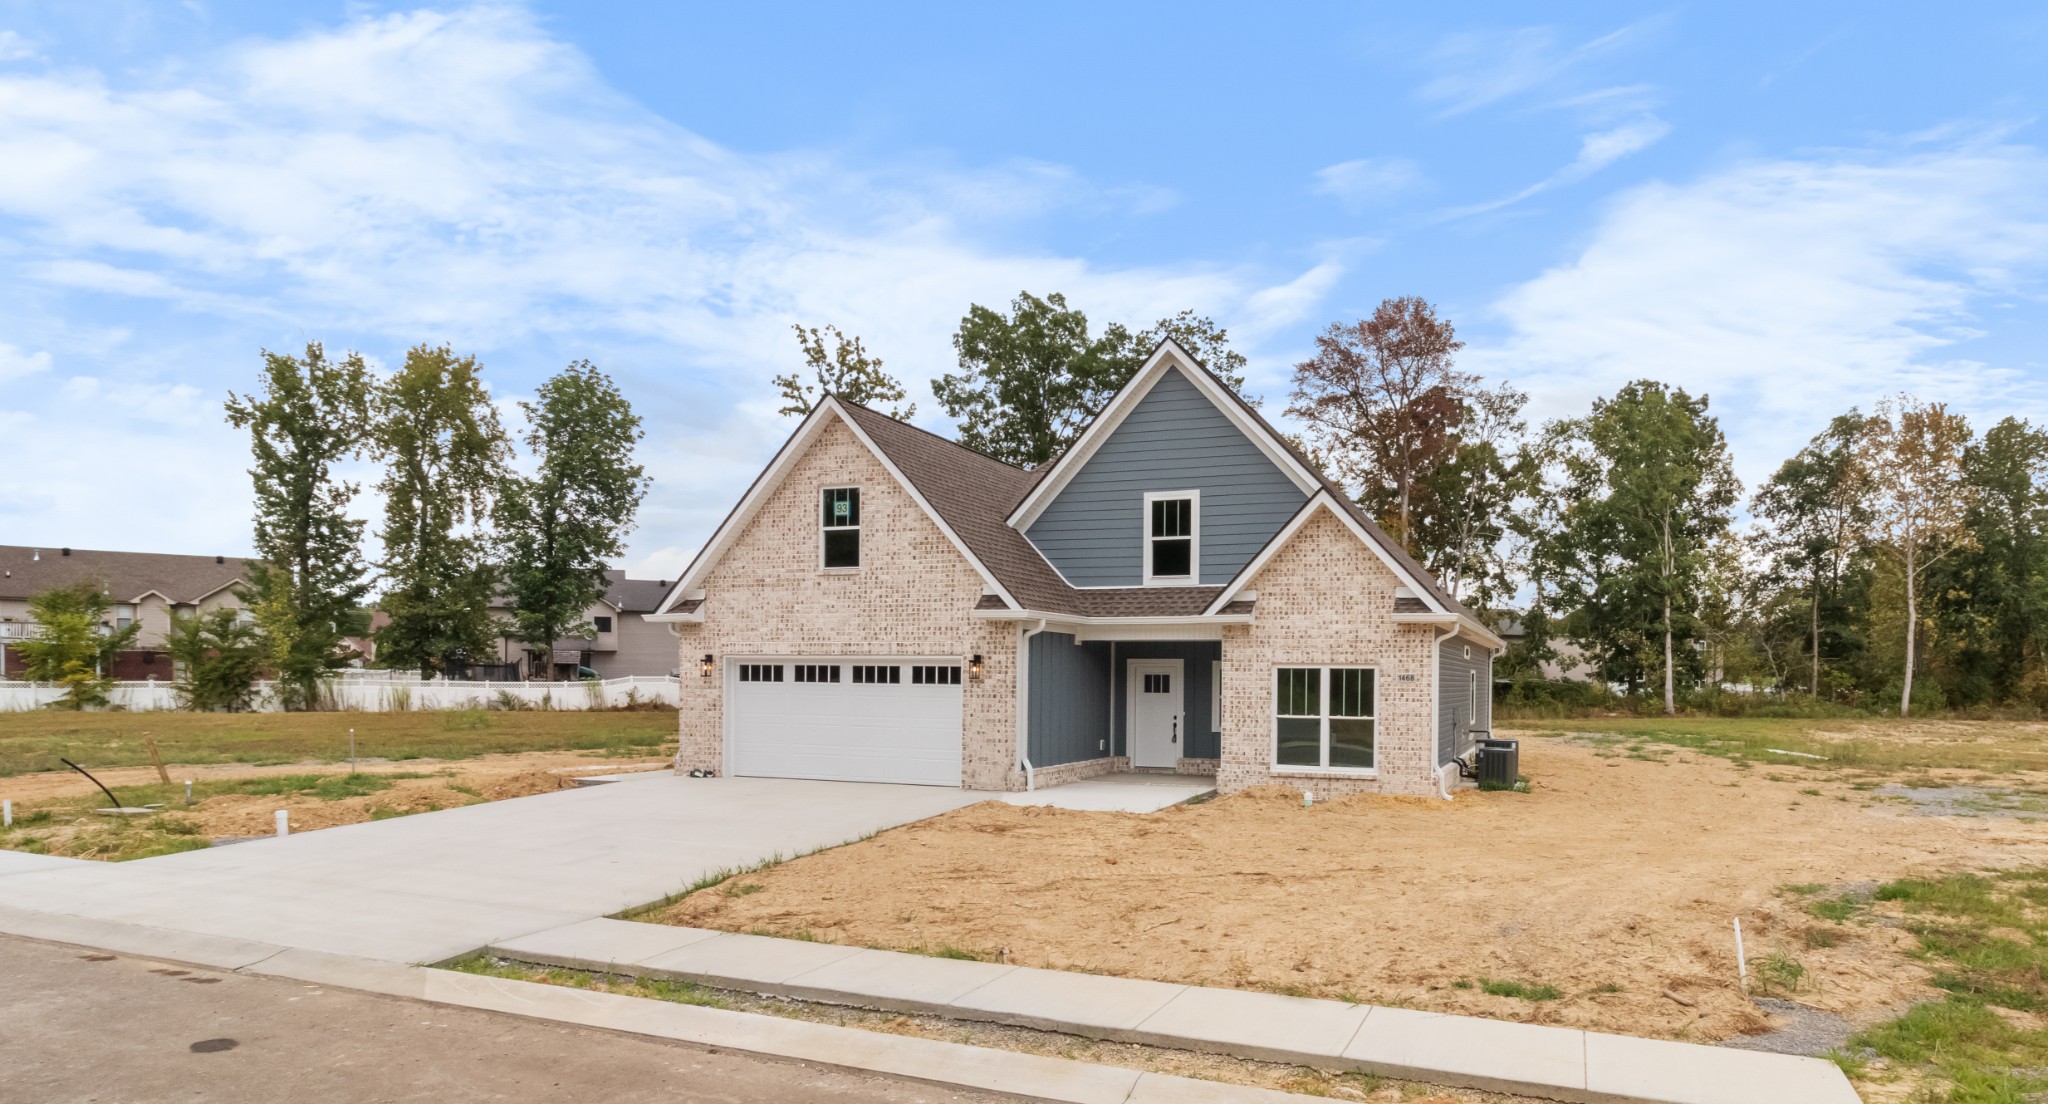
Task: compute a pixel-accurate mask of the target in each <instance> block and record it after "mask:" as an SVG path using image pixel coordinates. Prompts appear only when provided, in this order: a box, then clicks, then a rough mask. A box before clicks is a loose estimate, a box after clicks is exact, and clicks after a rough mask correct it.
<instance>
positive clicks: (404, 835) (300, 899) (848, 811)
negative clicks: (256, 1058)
mask: <svg viewBox="0 0 2048 1104" xmlns="http://www.w3.org/2000/svg"><path fill="white" fill-rule="evenodd" d="M989 796H991V795H987V794H978V793H974V792H971V791H966V790H956V789H946V788H940V787H934V786H888V785H872V784H866V783H857V782H806V781H796V780H783V779H758V778H715V779H693V778H678V777H676V776H674V775H670V774H666V773H663V774H657V775H650V776H644V777H636V778H631V779H630V780H627V781H621V782H615V783H612V784H609V785H603V786H592V787H587V788H583V789H575V790H563V791H560V792H558V793H551V794H542V795H539V796H536V797H522V798H516V799H513V800H510V801H497V802H492V803H489V804H485V805H471V806H468V807H466V808H462V809H449V810H446V811H443V812H438V813H422V814H419V815H416V816H410V817H401V818H398V819H395V820H384V821H376V822H373V823H369V824H354V825H349V826H346V827H341V828H328V829H325V830H323V831H319V832H307V833H303V834H300V835H294V836H289V837H287V838H285V839H281V840H275V839H273V840H258V841H255V842H251V843H241V844H235V845H232V846H228V847H215V848H211V849H208V850H205V851H188V852H185V853H183V854H179V855H166V856H163V857H161V858H155V859H141V860H138V861H135V862H127V863H88V864H82V865H75V866H65V867H62V868H57V869H49V870H43V871H25V872H21V873H15V874H11V875H10V876H8V877H6V878H4V879H0V905H9V906H13V907H15V908H23V909H32V910H35V911H38V912H46V913H58V914H62V915H68V916H86V917H92V918H95V919H100V920H113V921H121V922H126V923H132V924H142V925H147V926H150V927H158V928H171V929H176V930H180V931H190V932H203V933H206V934H209V935H220V936H229V937H233V938H238V939H249V940H255V941H258V942H264V943H273V944H282V945H284V946H288V947H302V948H305V949H308V950H316V951H327V952H331V953H335V954H347V955H359V956H362V957H366V958H376V959H383V960H385V961H390V962H435V961H439V960H441V959H444V958H448V957H450V956H453V955H458V954H463V953H465V952H468V951H473V950H476V949H478V948H480V947H483V946H485V945H487V944H490V943H494V942H502V941H504V940H508V939H513V938H516V937H518V936H521V935H526V934H530V933H533V932H537V931H542V930H545V929H548V928H554V927H559V926H561V925H563V924H568V923H573V922H575V921H577V920H584V919H588V918H590V917H593V916H603V915H607V914H610V913H614V912H618V911H620V910H621V909H627V908H632V907H634V906H636V905H641V904H645V903H647V902H649V901H653V900H656V899H658V898H660V897H663V896H665V895H667V894H670V893H674V892H676V891H677V890H679V889H682V888H684V887H686V886H688V885H689V884H690V883H692V882H694V881H696V880H697V879H698V878H701V877H703V876H704V875H706V874H709V873H711V872H713V871H717V870H721V869H725V868H728V867H735V866H744V865H747V864H750V863H755V862H759V861H761V860H763V859H766V858H768V857H770V856H773V855H782V856H784V857H789V856H794V855H798V854H802V853H804V852H807V851H814V850H817V849H818V848H821V847H831V846H834V845H837V844H841V843H845V842H847V841H848V840H853V839H857V838H859V837H861V836H863V835H866V834H868V833H870V832H874V831H878V830H880V829H883V828H892V827H895V826H896V825H899V824H907V823H909V822H911V821H914V820H922V819H924V818H926V817H930V816H936V815H938V814H939V813H943V812H946V811H948V810H951V809H957V808H960V807H961V806H964V805H971V804H973V803H975V802H977V801H982V800H986V799H987V798H988V797H989Z"/></svg>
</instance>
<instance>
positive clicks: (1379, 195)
mask: <svg viewBox="0 0 2048 1104" xmlns="http://www.w3.org/2000/svg"><path fill="white" fill-rule="evenodd" d="M1422 182H1423V177H1422V169H1421V167H1420V166H1418V165H1417V164H1416V163H1415V162H1413V161H1410V160H1408V159H1407V158H1405V157H1361V158H1359V159H1358V160H1356V161H1344V162H1340V163H1338V164H1335V165H1331V166H1329V167H1328V168H1324V169H1318V170H1316V175H1315V184H1314V187H1313V190H1314V191H1315V192H1316V194H1318V195H1326V196H1330V197H1332V198H1334V199H1336V200H1337V202H1339V203H1340V204H1342V205H1343V206H1344V207H1345V209H1346V210H1353V211H1356V210H1362V209H1364V208H1365V207H1368V206H1371V205H1373V204H1377V203H1385V202H1387V201H1388V200H1391V199H1394V198H1396V197H1398V196H1400V195H1401V194H1403V193H1405V192H1408V191H1411V190H1413V189H1415V188H1417V187H1419V186H1421V184H1422Z"/></svg>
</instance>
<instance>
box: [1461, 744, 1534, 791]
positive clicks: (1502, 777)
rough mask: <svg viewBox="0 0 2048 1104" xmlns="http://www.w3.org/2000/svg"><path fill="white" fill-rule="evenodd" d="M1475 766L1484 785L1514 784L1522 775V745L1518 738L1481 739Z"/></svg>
mask: <svg viewBox="0 0 2048 1104" xmlns="http://www.w3.org/2000/svg"><path fill="white" fill-rule="evenodd" d="M1472 758H1473V760H1474V762H1473V766H1474V767H1475V768H1476V773H1477V774H1478V775H1479V784H1480V785H1482V786H1500V787H1502V788H1503V789H1505V788H1510V787H1512V786H1514V784H1515V779H1517V778H1520V777H1521V776H1522V745H1521V742H1520V741H1517V740H1481V741H1479V750H1478V752H1477V753H1476V754H1474V755H1473V757H1472Z"/></svg>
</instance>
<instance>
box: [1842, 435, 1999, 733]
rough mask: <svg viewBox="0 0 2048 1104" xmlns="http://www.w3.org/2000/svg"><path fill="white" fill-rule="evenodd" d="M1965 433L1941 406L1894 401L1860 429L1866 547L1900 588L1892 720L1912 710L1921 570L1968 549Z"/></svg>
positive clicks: (1969, 489) (1969, 493)
mask: <svg viewBox="0 0 2048 1104" xmlns="http://www.w3.org/2000/svg"><path fill="white" fill-rule="evenodd" d="M1969 441H1970V426H1969V423H1968V422H1966V421H1965V420H1964V419H1963V416H1962V415H1960V414H1950V413H1949V412H1948V408H1947V407H1946V406H1945V405H1943V404H1941V403H1923V402H1921V401H1920V400H1918V399H1915V398H1913V397H1912V396H1910V395H1899V396H1897V397H1896V398H1891V399H1886V400H1884V401H1883V402H1881V403H1879V404H1878V408H1877V412H1876V413H1874V414H1872V415H1871V416H1870V418H1869V419H1868V420H1866V421H1865V422H1864V423H1863V432H1862V435H1861V437H1860V438H1859V439H1858V442H1857V455H1858V460H1859V462H1860V463H1861V464H1862V466H1863V469H1864V471H1866V472H1867V473H1869V481H1870V497H1869V506H1870V513H1869V525H1868V528H1867V529H1866V530H1865V537H1866V539H1867V540H1868V541H1869V542H1870V545H1871V547H1872V548H1874V549H1876V550H1877V551H1878V552H1879V553H1880V554H1882V555H1885V556H1887V557H1889V558H1891V559H1892V560H1893V562H1895V563H1896V564H1897V565H1898V567H1899V571H1900V573H1901V577H1902V584H1903V586H1904V588H1905V599H1906V664H1905V675H1904V678H1903V681H1902V683H1901V686H1900V690H1899V716H1901V717H1904V716H1908V715H1910V714H1911V712H1912V708H1913V667H1914V661H1915V659H1916V651H1917V646H1918V643H1919V629H1920V602H1919V591H1920V580H1921V578H1922V577H1923V576H1924V575H1925V574H1926V572H1927V569H1928V568H1929V567H1931V566H1933V565H1934V564H1936V563H1938V562H1940V561H1941V560H1942V559H1943V558H1945V557H1947V556H1948V555H1949V554H1951V553H1953V552H1955V551H1957V550H1958V549H1962V548H1966V547H1969V546H1970V544H1971V537H1970V529H1969V515H1970V509H1971V506H1972V498H1973V491H1974V488H1972V487H1971V486H1970V484H1969V482H1968V481H1967V480H1966V479H1964V478H1963V454H1964V450H1965V448H1966V447H1967V446H1968V444H1969Z"/></svg>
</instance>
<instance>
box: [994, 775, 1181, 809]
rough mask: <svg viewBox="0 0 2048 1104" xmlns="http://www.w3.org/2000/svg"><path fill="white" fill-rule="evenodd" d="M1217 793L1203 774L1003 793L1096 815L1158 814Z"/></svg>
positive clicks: (1012, 800) (1015, 800)
mask: <svg viewBox="0 0 2048 1104" xmlns="http://www.w3.org/2000/svg"><path fill="white" fill-rule="evenodd" d="M1215 792H1216V780H1215V779H1214V778H1211V777H1209V776H1208V775H1203V774H1145V773H1142V772H1134V773H1127V774H1105V775H1101V776H1099V777H1096V778H1084V779H1082V780H1081V781H1079V782H1069V783H1067V784H1066V785H1064V786H1048V787H1046V788H1045V789H1042V790H1031V791H1029V792H1026V793H1009V794H1003V795H1002V796H1001V797H1000V798H998V800H1000V801H1005V802H1008V803H1009V804H1011V805H1040V806H1049V807H1051V808H1054V809H1078V810H1082V811H1085V812H1094V813H1156V812H1158V811H1159V810H1161V809H1164V808H1166V807H1168V806H1170V805H1178V804H1180V803H1181V802H1183V801H1186V800H1188V799H1189V798H1193V797H1200V796H1202V795H1203V794H1206V793H1215Z"/></svg>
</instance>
